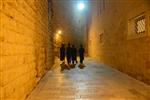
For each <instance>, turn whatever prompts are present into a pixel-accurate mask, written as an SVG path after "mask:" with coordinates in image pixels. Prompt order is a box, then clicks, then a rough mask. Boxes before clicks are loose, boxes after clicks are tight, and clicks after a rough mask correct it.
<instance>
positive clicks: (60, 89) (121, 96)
mask: <svg viewBox="0 0 150 100" xmlns="http://www.w3.org/2000/svg"><path fill="white" fill-rule="evenodd" d="M59 65H60V62H59V61H58V62H56V64H55V66H57V67H55V69H53V71H52V72H48V73H47V74H46V75H45V76H44V77H43V79H42V80H41V81H40V83H39V84H38V86H37V88H36V89H35V90H33V92H32V93H31V95H30V96H29V97H28V98H27V100H150V86H148V85H146V84H144V83H142V82H140V81H138V80H135V79H133V78H131V77H129V76H127V75H125V74H123V73H121V72H119V71H116V70H115V69H112V68H110V67H109V66H107V65H103V64H101V63H98V62H96V61H94V60H91V59H87V60H86V61H85V66H86V67H85V68H84V69H79V68H78V65H79V64H77V65H76V68H74V69H71V70H64V71H63V72H61V71H60V66H59Z"/></svg>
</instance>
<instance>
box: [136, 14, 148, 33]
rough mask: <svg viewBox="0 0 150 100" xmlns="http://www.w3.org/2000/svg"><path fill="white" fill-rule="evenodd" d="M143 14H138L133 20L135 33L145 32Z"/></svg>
mask: <svg viewBox="0 0 150 100" xmlns="http://www.w3.org/2000/svg"><path fill="white" fill-rule="evenodd" d="M145 29H146V28H145V16H139V17H138V18H137V19H136V20H135V31H136V33H137V34H140V33H144V32H145Z"/></svg>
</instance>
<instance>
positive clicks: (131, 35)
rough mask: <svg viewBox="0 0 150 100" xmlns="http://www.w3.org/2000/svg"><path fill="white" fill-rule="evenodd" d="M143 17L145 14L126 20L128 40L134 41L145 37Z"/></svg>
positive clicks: (144, 17) (144, 19) (144, 18)
mask: <svg viewBox="0 0 150 100" xmlns="http://www.w3.org/2000/svg"><path fill="white" fill-rule="evenodd" d="M145 15H146V14H145V13H141V14H139V15H135V16H133V17H132V18H130V19H129V20H128V34H127V38H128V39H136V38H140V37H144V36H146V35H147V33H146V30H147V29H146V25H147V24H146V16H145Z"/></svg>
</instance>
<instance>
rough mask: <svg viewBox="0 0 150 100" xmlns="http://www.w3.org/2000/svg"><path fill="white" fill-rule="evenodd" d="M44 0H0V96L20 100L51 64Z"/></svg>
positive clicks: (7, 99)
mask: <svg viewBox="0 0 150 100" xmlns="http://www.w3.org/2000/svg"><path fill="white" fill-rule="evenodd" d="M50 30H51V29H50V23H49V17H48V1H47V0H0V51H1V52H0V64H1V65H0V98H1V100H22V99H24V98H25V97H26V96H27V95H28V94H29V93H30V91H31V90H32V89H33V88H34V87H35V85H36V84H37V82H38V81H39V79H40V78H41V77H42V76H43V75H44V74H45V72H46V71H47V70H48V69H50V68H51V67H52V64H53V45H52V37H53V36H52V34H51V31H50Z"/></svg>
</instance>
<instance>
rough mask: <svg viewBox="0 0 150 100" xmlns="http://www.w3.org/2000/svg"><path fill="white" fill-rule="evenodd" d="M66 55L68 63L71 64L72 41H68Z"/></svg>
mask: <svg viewBox="0 0 150 100" xmlns="http://www.w3.org/2000/svg"><path fill="white" fill-rule="evenodd" d="M66 55H67V63H68V64H70V62H71V47H70V43H68V46H67V51H66Z"/></svg>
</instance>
